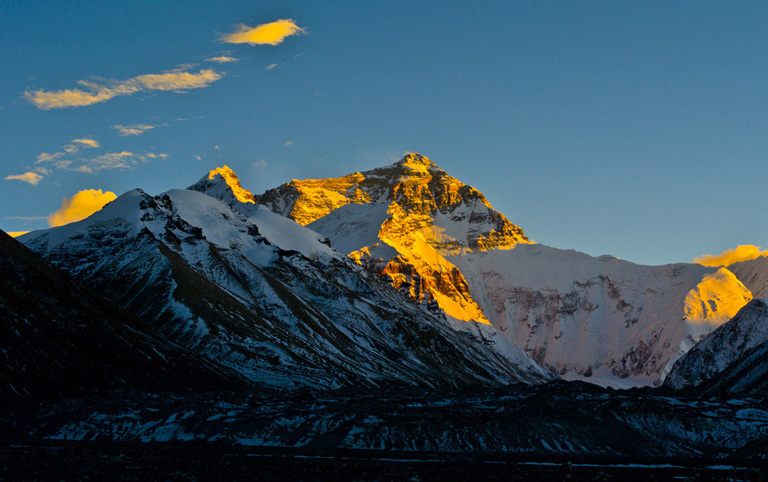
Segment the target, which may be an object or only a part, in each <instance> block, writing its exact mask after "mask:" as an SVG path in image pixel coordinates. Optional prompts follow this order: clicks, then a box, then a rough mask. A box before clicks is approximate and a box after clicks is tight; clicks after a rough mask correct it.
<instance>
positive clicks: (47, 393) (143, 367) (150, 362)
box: [0, 231, 248, 409]
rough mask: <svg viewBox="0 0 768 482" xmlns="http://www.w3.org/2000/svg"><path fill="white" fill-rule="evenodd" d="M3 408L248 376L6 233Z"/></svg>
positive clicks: (0, 367)
mask: <svg viewBox="0 0 768 482" xmlns="http://www.w3.org/2000/svg"><path fill="white" fill-rule="evenodd" d="M0 356H2V358H3V362H2V363H0V386H2V387H3V391H2V393H3V397H2V400H0V408H6V409H8V408H19V407H28V406H29V405H30V403H35V402H39V401H50V400H53V399H56V398H59V397H73V396H79V395H82V394H85V393H89V392H92V391H94V390H114V389H135V390H154V391H160V392H165V391H176V392H186V391H191V390H194V391H198V392H200V391H211V390H231V389H235V388H238V387H245V386H247V385H248V382H247V381H246V380H245V379H244V378H243V377H241V376H239V375H238V374H236V373H235V372H234V371H232V370H229V369H227V368H225V367H223V366H221V365H219V364H217V363H214V362H212V361H211V360H209V359H206V358H205V357H202V356H200V355H199V354H197V353H195V352H194V351H192V350H187V349H184V348H182V347H180V346H179V345H177V344H175V343H173V342H171V341H169V340H168V339H166V338H164V337H163V336H162V335H160V334H159V333H157V332H156V331H155V330H154V329H152V328H151V327H150V326H148V325H147V324H145V323H143V322H142V321H141V320H140V319H139V318H137V317H135V316H133V315H132V314H130V313H128V312H127V311H125V310H122V309H120V308H119V307H117V306H116V305H115V304H114V303H112V302H110V301H108V300H107V299H106V298H104V297H103V296H102V295H101V294H100V293H98V292H96V291H95V290H93V289H91V288H89V287H88V286H86V285H85V284H83V283H79V282H77V281H76V280H74V279H72V277H71V276H69V275H68V274H67V273H65V272H63V271H62V270H60V269H57V268H55V267H54V266H51V264H50V263H48V262H47V261H45V260H44V259H42V258H41V257H40V256H38V255H36V254H35V253H33V252H32V251H30V250H28V249H26V248H25V247H24V246H22V245H21V244H19V243H18V242H17V241H15V240H13V239H11V238H10V237H9V236H8V235H7V234H5V233H4V232H2V231H0Z"/></svg>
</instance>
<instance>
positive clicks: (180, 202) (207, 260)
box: [20, 173, 551, 388]
mask: <svg viewBox="0 0 768 482" xmlns="http://www.w3.org/2000/svg"><path fill="white" fill-rule="evenodd" d="M235 180H236V178H233V177H232V176H227V177H225V176H222V175H221V174H220V173H217V174H216V175H214V176H213V179H210V178H209V176H206V178H205V180H204V182H205V184H206V186H207V188H208V189H214V190H217V191H216V192H218V193H219V194H222V195H224V197H227V198H231V199H234V200H233V201H232V202H237V203H240V204H242V205H244V206H248V207H249V209H248V213H249V214H248V215H247V216H246V215H244V214H243V213H241V212H236V211H234V210H232V208H231V207H230V206H228V205H227V204H225V203H223V202H221V201H219V200H217V199H214V198H213V197H210V196H207V195H205V194H202V193H200V192H193V191H191V190H171V191H168V192H167V193H164V194H162V195H159V196H149V195H147V194H146V193H144V192H142V191H140V190H135V191H130V192H128V193H125V194H123V195H122V196H120V197H119V198H118V199H117V200H115V201H114V202H112V203H110V204H109V205H107V206H106V207H105V208H104V209H102V210H101V211H99V212H97V213H95V214H94V215H92V216H91V217H89V218H87V219H86V220H83V221H80V222H77V223H73V224H70V225H66V226H62V227H60V228H53V229H49V230H44V231H36V232H32V233H29V234H27V235H25V236H24V237H22V238H20V239H21V240H22V241H23V242H24V243H26V245H27V246H28V247H30V248H31V249H33V250H34V251H36V252H38V253H39V254H41V255H43V256H45V257H46V258H48V259H49V260H50V261H52V262H53V263H55V264H56V265H58V266H59V267H61V268H64V269H65V270H67V271H69V272H70V273H72V274H74V275H75V276H77V277H78V278H79V279H81V280H83V281H87V282H88V283H89V284H91V285H92V286H95V287H97V288H98V289H99V290H100V291H101V292H103V293H105V294H106V295H107V296H109V297H110V298H111V299H112V300H113V301H115V302H117V303H118V304H120V305H121V306H123V307H126V308H128V309H129V310H130V311H131V312H133V313H136V314H137V315H139V316H140V317H141V318H143V319H144V320H145V321H146V322H147V323H149V324H151V325H152V326H154V327H155V328H156V329H158V330H159V331H160V332H161V333H162V334H163V335H165V336H167V337H168V338H171V339H172V340H174V341H175V342H177V343H179V344H182V345H184V346H185V347H187V348H189V349H191V350H194V351H195V352H196V353H199V354H202V355H204V356H205V357H208V358H209V359H211V360H216V361H217V362H218V363H221V364H222V365H224V366H226V367H228V368H230V369H232V370H233V371H235V372H237V373H239V374H241V375H242V376H243V377H245V378H247V379H249V380H252V381H254V382H258V383H263V384H267V385H273V386H281V387H300V386H309V387H320V388H332V387H341V386H349V385H356V386H381V385H423V386H431V387H439V386H453V387H456V386H462V385H470V384H481V385H486V386H493V385H499V384H502V385H503V384H508V383H513V382H528V383H538V382H542V381H545V380H547V379H550V378H551V373H549V372H548V371H547V370H545V369H542V368H541V367H538V366H537V365H536V364H535V363H533V362H532V361H531V360H530V358H528V357H527V356H526V355H525V354H524V353H523V352H522V351H521V350H519V349H517V348H515V347H513V346H511V345H510V344H508V346H507V350H506V351H504V352H503V353H502V352H501V351H499V350H495V349H493V348H492V347H490V346H489V345H491V344H492V342H490V341H489V340H487V339H485V338H484V337H483V334H482V333H476V336H465V335H466V333H458V332H456V331H455V330H452V329H451V328H450V327H448V326H446V324H445V321H444V318H443V317H442V315H441V314H439V313H438V314H437V315H432V314H430V313H429V312H428V311H427V310H424V309H423V307H422V306H419V305H416V304H413V303H410V302H408V301H407V300H405V299H403V298H402V296H400V295H399V294H398V293H397V292H396V291H395V290H393V289H392V288H391V287H390V286H389V285H388V284H387V283H384V282H382V281H381V280H380V279H378V278H377V277H375V276H371V275H370V273H368V272H367V271H366V270H364V269H362V268H361V267H360V266H358V265H356V264H355V263H354V262H352V261H351V260H350V259H349V258H348V257H346V256H344V255H341V254H339V253H338V252H336V251H334V250H333V249H331V248H330V247H329V246H328V245H327V244H326V243H325V239H324V238H323V237H322V236H320V235H319V234H317V233H316V232H314V231H311V230H309V229H307V228H305V227H303V226H301V225H299V224H297V223H295V222H293V221H291V220H289V219H286V218H284V217H282V216H280V215H277V214H275V213H273V212H271V211H269V210H268V209H267V208H265V207H263V206H258V205H255V204H253V203H242V202H240V201H235V200H236V198H235V197H234V193H232V192H229V191H231V186H230V183H233V182H235ZM210 181H214V182H210ZM238 185H239V183H238ZM228 190H229V191H228Z"/></svg>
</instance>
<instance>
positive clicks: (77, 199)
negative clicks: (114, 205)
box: [48, 189, 117, 227]
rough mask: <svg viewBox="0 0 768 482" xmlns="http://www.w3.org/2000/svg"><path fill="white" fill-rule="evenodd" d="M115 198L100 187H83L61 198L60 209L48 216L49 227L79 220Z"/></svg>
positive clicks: (111, 193)
mask: <svg viewBox="0 0 768 482" xmlns="http://www.w3.org/2000/svg"><path fill="white" fill-rule="evenodd" d="M115 199H117V196H115V193H113V192H110V191H107V192H101V189H98V190H97V189H84V190H82V191H80V192H78V193H77V194H75V195H74V196H72V197H70V198H64V199H62V200H61V209H59V210H58V211H56V212H53V213H51V214H50V215H49V216H48V224H49V225H50V226H51V227H56V226H63V225H65V224H69V223H74V222H75V221H80V220H81V219H85V218H87V217H88V216H90V215H91V214H93V213H95V212H96V211H98V210H100V209H101V208H103V207H104V206H105V205H106V204H107V203H108V202H111V201H114V200H115Z"/></svg>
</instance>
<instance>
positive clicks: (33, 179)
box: [5, 171, 43, 186]
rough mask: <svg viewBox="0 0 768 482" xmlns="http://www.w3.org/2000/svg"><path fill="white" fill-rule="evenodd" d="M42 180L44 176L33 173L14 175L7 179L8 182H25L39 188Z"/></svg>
mask: <svg viewBox="0 0 768 482" xmlns="http://www.w3.org/2000/svg"><path fill="white" fill-rule="evenodd" d="M42 179H43V176H42V175H40V174H38V173H36V172H32V171H28V172H25V173H24V174H12V175H10V176H6V177H5V180H6V181H23V182H27V183H29V184H32V185H33V186H37V184H38V183H39V182H40V181H41V180H42Z"/></svg>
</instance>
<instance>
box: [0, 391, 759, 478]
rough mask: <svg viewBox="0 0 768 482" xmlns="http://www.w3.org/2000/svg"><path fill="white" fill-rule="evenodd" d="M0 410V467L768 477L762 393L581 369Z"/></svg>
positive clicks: (296, 474) (153, 473)
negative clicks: (671, 385)
mask: <svg viewBox="0 0 768 482" xmlns="http://www.w3.org/2000/svg"><path fill="white" fill-rule="evenodd" d="M2 418H3V419H4V420H0V422H2V423H0V434H2V435H3V436H2V441H1V443H2V447H0V479H2V480H86V479H85V477H88V478H89V479H90V480H104V479H118V480H120V479H122V480H234V479H248V480H258V479H261V480H274V479H281V480H283V479H285V478H286V477H290V478H291V479H292V480H295V481H300V480H330V479H335V480H347V479H349V480H469V479H474V480H494V479H499V480H501V479H503V480H526V481H534V480H561V479H562V480H764V479H765V476H766V475H768V474H767V473H766V472H765V469H763V466H764V465H765V464H766V461H767V460H768V401H766V400H763V399H757V398H739V399H712V398H710V399H699V398H695V397H682V396H679V395H673V394H672V393H671V392H667V391H660V390H651V389H646V390H630V391H613V390H605V389H600V388H597V387H594V386H589V385H586V384H580V383H553V384H549V385H546V386H542V387H534V388H532V387H510V388H506V389H499V390H489V389H487V388H486V389H477V390H462V391H453V392H450V391H423V390H421V391H420V390H415V389H389V390H359V391H356V390H342V391H325V392H314V391H307V390H294V391H273V390H266V389H265V390H263V391H258V392H248V393H213V394H197V395H187V396H180V395H170V394H137V393H127V392H121V393H109V394H103V395H101V396H89V397H85V398H78V399H71V400H65V401H62V402H58V403H56V404H49V405H43V406H39V407H37V408H35V409H32V410H29V411H28V412H26V413H15V414H13V415H9V414H6V416H4V417H2ZM761 470H762V472H761ZM760 477H762V479H761V478H760Z"/></svg>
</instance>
